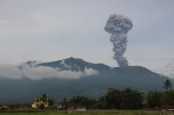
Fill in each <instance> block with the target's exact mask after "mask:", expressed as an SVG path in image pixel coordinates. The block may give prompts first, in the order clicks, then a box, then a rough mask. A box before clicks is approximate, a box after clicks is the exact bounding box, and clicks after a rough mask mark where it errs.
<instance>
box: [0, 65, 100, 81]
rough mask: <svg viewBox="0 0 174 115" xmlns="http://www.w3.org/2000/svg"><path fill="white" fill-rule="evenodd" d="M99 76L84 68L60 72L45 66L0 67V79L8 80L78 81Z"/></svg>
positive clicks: (58, 69) (94, 71)
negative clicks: (52, 79) (53, 79)
mask: <svg viewBox="0 0 174 115" xmlns="http://www.w3.org/2000/svg"><path fill="white" fill-rule="evenodd" d="M97 74H99V72H98V71H96V70H94V69H92V68H85V70H84V71H78V72H77V71H71V70H64V71H63V70H61V71H60V68H52V67H47V66H31V65H30V64H24V65H21V66H15V65H0V77H4V78H9V79H22V78H24V77H26V78H29V79H32V80H41V79H45V78H60V79H80V78H81V77H88V76H92V75H97Z"/></svg>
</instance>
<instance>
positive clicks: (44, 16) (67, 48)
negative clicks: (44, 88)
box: [0, 0, 174, 66]
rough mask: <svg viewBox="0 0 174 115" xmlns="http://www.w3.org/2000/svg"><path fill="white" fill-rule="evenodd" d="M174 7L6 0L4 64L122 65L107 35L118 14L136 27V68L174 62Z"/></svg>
mask: <svg viewBox="0 0 174 115" xmlns="http://www.w3.org/2000/svg"><path fill="white" fill-rule="evenodd" d="M173 5H174V0H0V55H1V58H0V64H20V63H22V62H25V61H29V60H38V61H42V62H45V61H46V62H49V61H55V60H60V59H64V58H68V57H76V58H82V59H84V60H86V61H89V62H93V63H105V64H107V65H110V66H117V65H116V61H115V60H114V59H113V58H112V57H113V55H114V52H113V51H112V48H113V45H112V43H111V42H110V39H109V37H110V35H109V34H108V33H107V32H105V31H104V26H105V24H106V21H107V19H108V18H109V16H110V15H111V14H115V13H116V14H122V15H125V16H128V17H129V18H130V19H131V20H132V21H133V25H134V26H133V28H132V30H130V31H129V32H128V40H129V42H128V44H127V51H126V52H125V55H124V56H126V57H127V58H128V61H129V63H130V64H131V65H138V64H140V65H141V66H143V64H144V65H145V64H146V66H153V65H154V64H153V61H154V60H155V59H172V58H174V50H173V46H174V28H173V26H174V7H173ZM137 60H139V61H140V60H141V62H142V63H138V61H137ZM142 60H146V61H147V60H148V62H147V63H148V64H149V65H147V63H146V62H145V61H142ZM150 60H151V61H150ZM143 62H145V63H143ZM150 64H151V65H150Z"/></svg>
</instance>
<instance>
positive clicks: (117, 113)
mask: <svg viewBox="0 0 174 115" xmlns="http://www.w3.org/2000/svg"><path fill="white" fill-rule="evenodd" d="M0 114H1V115H69V113H67V112H66V111H56V112H55V111H54V112H53V111H47V112H16V113H15V112H8V113H0ZM172 114H173V113H172V112H161V111H143V110H136V111H135V110H133V111H131V110H92V111H87V112H72V113H70V115H172Z"/></svg>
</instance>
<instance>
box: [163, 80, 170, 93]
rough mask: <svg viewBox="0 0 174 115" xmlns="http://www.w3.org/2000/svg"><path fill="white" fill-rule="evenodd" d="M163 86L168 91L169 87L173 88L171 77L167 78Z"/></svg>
mask: <svg viewBox="0 0 174 115" xmlns="http://www.w3.org/2000/svg"><path fill="white" fill-rule="evenodd" d="M163 87H164V88H165V89H166V91H168V89H171V88H172V82H171V80H170V79H166V80H165V81H164V84H163Z"/></svg>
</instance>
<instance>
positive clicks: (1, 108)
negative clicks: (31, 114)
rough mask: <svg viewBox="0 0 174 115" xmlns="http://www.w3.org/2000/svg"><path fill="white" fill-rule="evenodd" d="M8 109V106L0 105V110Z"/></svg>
mask: <svg viewBox="0 0 174 115" xmlns="http://www.w3.org/2000/svg"><path fill="white" fill-rule="evenodd" d="M8 109H9V107H8V106H1V107H0V110H8Z"/></svg>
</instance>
